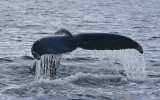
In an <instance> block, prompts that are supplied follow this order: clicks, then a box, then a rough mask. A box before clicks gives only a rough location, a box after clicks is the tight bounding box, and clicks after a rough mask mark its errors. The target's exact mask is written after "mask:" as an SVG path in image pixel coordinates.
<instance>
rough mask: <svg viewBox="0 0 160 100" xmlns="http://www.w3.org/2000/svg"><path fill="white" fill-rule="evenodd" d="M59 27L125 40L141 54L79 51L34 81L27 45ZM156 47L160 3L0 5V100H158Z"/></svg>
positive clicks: (42, 0) (11, 1) (36, 0)
mask: <svg viewBox="0 0 160 100" xmlns="http://www.w3.org/2000/svg"><path fill="white" fill-rule="evenodd" d="M61 28H66V29H67V30H69V31H70V32H71V33H72V34H78V33H81V32H90V33H91V32H101V33H102V32H105V33H113V34H119V35H123V36H127V37H129V38H132V39H133V40H135V41H137V42H138V43H140V44H141V46H142V47H143V49H144V54H143V55H140V54H138V52H137V51H135V50H119V51H95V50H93V51H90V50H83V49H77V50H75V51H74V52H71V53H68V54H63V55H62V59H61V64H60V66H59V68H58V72H57V75H55V76H54V77H52V78H41V79H37V78H36V74H35V73H33V72H31V70H30V66H31V64H32V63H33V61H34V58H33V56H32V54H31V46H32V44H33V43H34V41H36V40H38V39H40V38H42V37H46V36H54V32H56V31H57V30H59V29H61ZM159 43H160V0H0V100H160V44H159ZM116 57H117V58H116ZM132 58H134V59H132ZM122 59H123V60H122ZM119 60H122V61H121V62H120V61H119ZM124 65H125V66H124Z"/></svg>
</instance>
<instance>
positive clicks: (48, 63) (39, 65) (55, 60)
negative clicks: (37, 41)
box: [36, 54, 61, 80]
mask: <svg viewBox="0 0 160 100" xmlns="http://www.w3.org/2000/svg"><path fill="white" fill-rule="evenodd" d="M60 59H61V55H52V54H45V55H42V56H41V59H40V60H36V80H38V79H41V78H45V79H46V78H50V76H53V75H55V74H56V70H57V68H58V66H59V64H60Z"/></svg>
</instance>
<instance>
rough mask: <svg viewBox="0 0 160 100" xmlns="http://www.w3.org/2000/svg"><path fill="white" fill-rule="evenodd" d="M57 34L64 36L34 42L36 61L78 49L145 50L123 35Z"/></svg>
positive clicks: (64, 30) (63, 31) (62, 31)
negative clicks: (47, 55) (45, 56)
mask: <svg viewBox="0 0 160 100" xmlns="http://www.w3.org/2000/svg"><path fill="white" fill-rule="evenodd" d="M55 34H60V35H61V34H65V35H64V36H53V37H46V38H42V39H40V40H37V41H35V42H34V44H33V46H32V49H31V52H32V55H33V56H34V57H35V58H36V59H38V60H39V59H40V57H41V56H42V55H44V54H63V53H68V52H71V51H73V50H75V49H76V48H77V47H80V48H83V49H87V50H122V49H136V50H138V51H139V52H140V53H142V54H143V49H142V47H141V45H140V44H138V43H137V42H136V41H134V40H132V39H130V38H128V37H125V36H121V35H116V34H107V33H81V34H77V35H74V36H73V35H72V34H71V33H70V32H69V31H67V30H66V29H61V30H59V31H57V32H55Z"/></svg>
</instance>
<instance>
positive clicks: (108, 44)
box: [75, 33, 143, 53]
mask: <svg viewBox="0 0 160 100" xmlns="http://www.w3.org/2000/svg"><path fill="white" fill-rule="evenodd" d="M75 39H76V40H77V41H78V43H79V44H78V45H79V47H80V48H83V49H88V50H121V49H136V50H138V51H139V52H140V53H143V49H142V47H141V45H140V44H138V43H137V42H136V41H134V40H132V39H130V38H128V37H125V36H121V35H115V34H107V33H81V34H78V35H75Z"/></svg>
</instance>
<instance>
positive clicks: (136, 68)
mask: <svg viewBox="0 0 160 100" xmlns="http://www.w3.org/2000/svg"><path fill="white" fill-rule="evenodd" d="M104 56H105V57H106V58H107V57H108V59H109V64H111V65H112V67H115V66H116V64H113V63H114V62H116V61H119V62H120V63H121V64H122V65H123V67H124V71H125V74H126V76H127V77H129V78H133V79H137V78H140V79H143V78H146V75H147V74H146V66H145V61H144V56H143V54H140V53H139V52H138V51H137V50H134V49H127V50H117V51H110V50H109V51H105V52H102V53H101V54H100V57H102V58H104ZM100 60H101V61H100V62H102V63H104V64H106V63H105V60H106V59H100ZM115 68H116V67H115Z"/></svg>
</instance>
